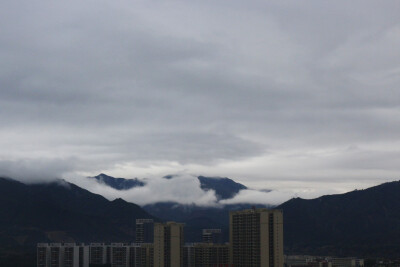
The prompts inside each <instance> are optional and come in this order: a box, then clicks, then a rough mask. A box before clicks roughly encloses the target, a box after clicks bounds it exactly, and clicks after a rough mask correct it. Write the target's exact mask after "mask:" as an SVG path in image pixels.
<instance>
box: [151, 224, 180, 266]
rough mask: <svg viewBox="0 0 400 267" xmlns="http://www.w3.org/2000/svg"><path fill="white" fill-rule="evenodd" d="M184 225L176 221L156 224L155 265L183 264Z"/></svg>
mask: <svg viewBox="0 0 400 267" xmlns="http://www.w3.org/2000/svg"><path fill="white" fill-rule="evenodd" d="M183 227H184V224H182V223H176V222H167V223H155V224H154V267H182V266H183Z"/></svg>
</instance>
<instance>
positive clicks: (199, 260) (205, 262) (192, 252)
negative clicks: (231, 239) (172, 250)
mask: <svg viewBox="0 0 400 267" xmlns="http://www.w3.org/2000/svg"><path fill="white" fill-rule="evenodd" d="M183 250H184V257H183V265H184V266H185V267H215V266H228V265H229V245H228V244H213V243H193V244H186V245H185V246H184V248H183Z"/></svg>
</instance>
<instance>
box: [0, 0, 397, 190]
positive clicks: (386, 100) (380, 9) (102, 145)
mask: <svg viewBox="0 0 400 267" xmlns="http://www.w3.org/2000/svg"><path fill="white" fill-rule="evenodd" d="M399 8H400V6H399V2H398V1H385V2H379V3H378V2H376V1H354V2H348V1H335V2H321V1H308V2H307V3H299V2H298V1H285V2H278V1H277V2H265V1H251V2H249V3H247V2H246V3H243V2H242V1H231V2H230V3H229V5H227V3H226V2H223V1H201V2H180V1H168V3H161V2H159V1H146V2H140V1H132V2H129V3H128V2H123V1H113V2H109V1H96V3H94V2H79V1H69V2H68V3H61V2H54V1H41V2H40V3H35V4H32V3H31V2H29V1H22V2H21V1H20V2H18V3H16V2H15V1H8V0H7V1H2V2H1V3H0V25H1V27H0V138H1V139H0V145H1V147H2V151H1V152H0V159H3V160H6V161H7V160H10V162H11V163H10V164H9V165H10V167H9V168H8V169H9V171H8V172H9V173H10V174H12V172H11V171H10V170H11V169H18V167H17V165H16V164H14V163H12V162H18V161H19V160H22V161H27V159H38V158H39V159H40V158H42V159H43V158H45V159H49V160H50V161H51V160H52V158H54V159H55V160H57V159H60V158H61V159H67V160H66V161H67V162H68V161H69V160H68V159H70V158H75V159H77V160H76V161H77V162H75V163H74V164H72V165H68V164H67V165H68V166H67V167H68V168H67V167H66V168H62V167H60V169H57V168H55V170H54V171H52V170H49V173H50V174H51V175H48V176H49V177H50V176H62V175H63V174H64V173H68V172H69V173H73V172H75V173H87V174H95V173H99V172H100V171H102V170H113V171H115V172H124V171H125V172H129V171H140V172H142V173H143V174H146V173H151V172H157V174H159V173H160V172H162V171H161V170H165V171H166V172H167V173H170V172H174V171H179V170H182V169H190V170H191V169H193V171H195V172H199V173H200V174H209V175H211V176H214V175H216V174H218V175H221V176H228V175H232V176H233V177H247V180H246V181H248V182H250V183H253V182H254V183H258V184H259V186H260V187H263V183H262V182H263V181H265V180H268V179H271V180H272V181H275V183H276V186H278V185H280V184H279V183H277V180H278V178H276V177H279V178H280V179H283V180H286V181H291V182H293V180H297V181H299V180H303V182H304V184H305V185H304V186H305V187H308V185H307V186H306V184H307V183H308V181H313V182H315V180H317V179H321V180H323V181H325V182H326V183H330V182H331V181H332V180H334V179H335V178H334V177H335V176H336V175H333V174H332V173H329V174H326V173H325V171H326V170H325V169H326V168H328V169H329V171H331V172H334V171H335V172H336V173H337V176H342V177H344V178H343V179H346V177H347V178H348V179H350V180H357V179H359V180H360V183H363V181H362V176H364V175H365V173H364V171H365V170H367V169H369V168H370V166H371V162H377V163H376V165H377V168H376V170H375V172H374V173H373V174H371V175H375V176H377V178H376V182H378V181H381V180H379V178H378V176H379V177H382V176H385V177H386V178H387V179H389V178H392V179H394V178H395V177H394V175H393V174H394V173H395V171H396V170H398V167H397V165H396V164H395V163H394V161H392V160H391V158H392V157H393V155H394V156H395V157H396V158H397V153H396V152H394V151H392V150H393V149H390V147H391V146H393V144H397V140H398V136H399V134H400V127H398V125H399V124H398V117H399V116H397V115H398V113H399V106H398V99H399V98H400V95H399V94H400V91H399V90H397V88H398V86H399V82H400V80H399V78H398V77H399V75H398V74H399V67H398V62H399V59H400V53H399V51H398V49H397V47H399V45H400V39H399V37H398V36H399V34H398V33H399V31H400V28H399V25H400V20H399V18H398V14H397V12H396V11H397V10H399ZM351 145H356V146H358V147H359V148H360V149H361V150H365V151H366V152H365V154H364V153H361V154H360V153H349V152H348V151H346V148H347V147H348V146H351ZM371 146H372V147H374V148H373V149H369V148H370V147H371ZM320 151H336V152H335V153H334V156H332V157H324V156H321V154H320V153H319V152H320ZM294 154H296V155H297V156H292V157H291V156H288V155H294ZM366 154H368V156H366ZM310 155H317V156H315V157H314V156H310ZM299 159H300V162H303V161H304V162H306V164H305V166H307V168H311V169H312V170H309V169H307V168H306V167H301V166H298V163H297V161H298V160H299ZM33 162H34V161H33ZM6 165H7V164H5V165H3V168H4V169H7V168H6ZM28 165H29V164H28ZM28 165H27V166H28ZM31 165H32V166H33V167H34V165H35V164H31ZM234 165H235V166H238V167H236V168H235V167H232V166H234ZM372 165H374V164H372ZM38 166H40V164H39V165H38ZM121 166H130V167H129V168H131V169H129V171H128V170H126V169H124V168H122V167H121ZM132 166H133V167H132ZM144 166H148V167H147V171H146V167H144ZM149 166H153V167H149ZM154 166H157V167H154ZM226 166H230V167H226ZM248 166H251V168H250V167H248ZM266 166H267V167H266ZM33 167H32V169H33V172H36V171H35V168H33ZM240 167H241V168H243V169H239V168H240ZM24 168H25V169H28V167H24ZM24 168H23V169H24ZM119 168H122V169H120V170H119ZM157 168H158V169H157ZM171 168H172V169H171ZM173 168H175V170H173ZM43 169H45V168H44V167H43ZM156 169H157V170H156ZM349 169H351V173H350V170H349ZM233 170H235V171H233ZM333 170H334V171H333ZM38 172H39V171H38ZM43 172H45V171H43ZM56 172H58V173H59V174H58V175H57V173H56ZM224 172H225V173H224ZM357 172H358V173H360V174H359V175H358V176H357V174H356V173H357ZM246 173H247V174H246ZM16 175H17V174H16ZM43 175H44V174H43ZM131 175H135V174H132V173H125V175H124V173H122V175H121V176H131ZM18 176H20V175H19V174H18ZM44 176H46V175H44ZM274 177H275V178H274ZM318 177H323V178H318ZM368 177H369V176H368ZM386 178H385V179H386ZM368 179H372V178H368ZM315 186H316V187H319V186H321V184H320V183H319V184H315ZM350 186H353V183H351V184H350V183H349V187H350ZM340 187H341V188H342V186H341V185H340ZM268 188H269V187H268ZM349 189H351V188H349Z"/></svg>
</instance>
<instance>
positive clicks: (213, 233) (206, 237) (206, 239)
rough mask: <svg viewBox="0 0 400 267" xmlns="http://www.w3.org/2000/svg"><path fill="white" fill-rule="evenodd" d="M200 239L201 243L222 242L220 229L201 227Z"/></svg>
mask: <svg viewBox="0 0 400 267" xmlns="http://www.w3.org/2000/svg"><path fill="white" fill-rule="evenodd" d="M202 241H203V243H217V244H222V243H223V241H222V231H221V229H203V233H202Z"/></svg>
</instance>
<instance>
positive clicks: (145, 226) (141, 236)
mask: <svg viewBox="0 0 400 267" xmlns="http://www.w3.org/2000/svg"><path fill="white" fill-rule="evenodd" d="M153 241H154V221H153V219H136V243H153Z"/></svg>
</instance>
